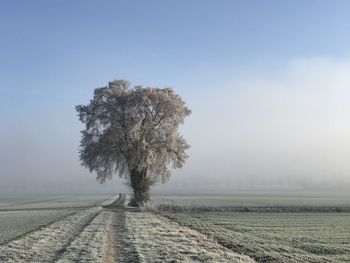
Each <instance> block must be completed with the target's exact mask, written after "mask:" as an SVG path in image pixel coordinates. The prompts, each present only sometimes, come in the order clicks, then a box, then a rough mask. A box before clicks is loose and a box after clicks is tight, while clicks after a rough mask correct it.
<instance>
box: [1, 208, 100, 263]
mask: <svg viewBox="0 0 350 263" xmlns="http://www.w3.org/2000/svg"><path fill="white" fill-rule="evenodd" d="M100 210H101V209H100V208H91V209H88V210H84V211H80V212H77V213H75V214H73V215H70V216H68V217H66V218H64V219H62V220H59V221H57V222H54V223H52V224H50V225H48V226H47V227H44V228H41V229H39V230H37V231H33V232H31V233H29V234H27V235H25V236H23V237H21V238H18V239H16V240H13V241H11V242H8V243H6V244H5V245H2V246H1V247H0V262H45V263H47V262H54V261H55V260H56V259H57V258H58V257H59V256H60V255H61V254H62V253H63V251H65V248H66V247H67V245H69V244H70V243H71V242H72V240H74V239H75V237H76V236H77V235H78V234H79V233H80V232H81V231H82V230H83V229H84V227H85V226H87V225H88V224H89V223H90V222H91V220H93V219H94V218H95V217H96V215H97V214H98V213H99V211H100Z"/></svg>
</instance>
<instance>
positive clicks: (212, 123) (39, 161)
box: [0, 57, 350, 192]
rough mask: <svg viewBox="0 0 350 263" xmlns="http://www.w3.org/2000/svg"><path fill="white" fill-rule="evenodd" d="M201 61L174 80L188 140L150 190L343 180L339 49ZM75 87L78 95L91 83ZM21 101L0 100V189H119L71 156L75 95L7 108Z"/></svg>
mask: <svg viewBox="0 0 350 263" xmlns="http://www.w3.org/2000/svg"><path fill="white" fill-rule="evenodd" d="M251 68H254V65H252V67H251ZM255 68H256V67H255ZM257 68H259V67H257ZM209 70H213V69H212V68H211V67H210V66H209V65H206V66H203V67H201V68H199V69H196V70H195V71H194V74H192V75H191V76H189V75H187V76H185V77H184V78H183V80H182V81H177V83H176V82H175V83H174V84H175V87H174V88H175V91H177V86H179V88H181V90H182V93H183V97H184V99H185V100H186V101H187V103H188V105H190V106H191V108H192V111H193V113H192V116H190V118H188V119H187V120H186V121H185V125H184V126H183V127H182V132H183V133H184V135H185V137H186V138H187V139H188V142H189V143H190V144H191V146H192V147H191V149H190V150H189V156H190V158H189V160H188V162H187V164H186V165H185V166H184V168H183V169H181V170H175V171H173V173H174V176H173V177H172V178H171V179H170V181H169V182H168V183H167V184H165V185H158V186H157V187H156V188H155V190H154V191H155V192H157V191H159V192H164V191H165V192H167V191H172V192H176V191H180V192H181V191H192V190H194V191H198V192H203V191H207V190H210V191H214V192H215V189H217V190H223V189H224V190H226V191H231V190H258V189H260V190H268V189H274V190H281V189H292V190H298V189H303V190H327V189H328V190H335V191H336V190H347V189H349V185H350V182H349V176H348V175H349V172H350V167H349V165H348V160H349V157H350V137H349V134H350V123H349V121H348V119H349V116H350V104H349V103H348V101H349V98H350V90H349V88H348V87H349V85H350V75H349V72H350V61H349V60H348V59H343V60H340V59H332V58H329V57H314V58H296V59H293V60H291V61H289V62H288V63H286V64H284V65H283V66H281V67H279V68H277V67H276V68H273V69H271V70H268V69H267V70H265V71H264V73H262V72H261V70H254V69H253V70H249V71H248V70H245V71H244V70H240V71H239V72H237V71H235V70H234V69H232V70H230V69H225V70H224V71H223V72H222V73H221V75H222V76H221V78H220V79H211V78H210V75H209V76H208V75H207V74H206V73H207V72H208V71H209ZM216 70H219V69H216ZM205 76H206V77H205ZM182 82H183V83H182ZM184 82H186V84H184ZM134 84H137V82H136V83H134ZM169 84H171V79H170V80H169ZM96 85H99V86H102V85H104V83H103V82H101V83H99V84H96ZM164 85H165V84H164ZM181 85H182V86H181ZM90 86H91V85H90ZM190 87H198V88H195V89H194V90H190V89H186V88H190ZM84 88H85V90H84V93H83V95H84V96H83V97H84V98H85V96H86V97H88V96H90V94H91V92H92V89H93V88H94V87H93V86H91V87H84ZM53 93H54V94H55V91H54V92H53ZM58 94H59V93H58ZM61 96H62V95H61ZM84 98H80V99H78V102H79V100H80V101H81V102H85V101H86V100H85V99H84ZM21 102H23V101H22V100H19V101H18V102H17V101H14V102H13V103H12V104H10V103H6V102H4V103H2V106H1V107H2V110H3V111H5V113H7V114H6V115H5V119H4V120H3V124H4V125H2V126H1V130H0V135H1V136H0V149H1V151H0V170H1V171H0V173H1V177H2V183H1V190H2V191H5V192H23V191H24V192H27V191H28V192H51V191H52V192H106V191H107V192H115V191H125V189H126V188H125V186H124V185H123V182H122V181H121V180H120V179H119V178H114V180H113V182H112V183H111V182H108V181H107V183H106V184H105V185H98V184H96V182H95V179H94V178H95V175H93V174H89V172H88V171H87V170H85V169H84V168H82V167H81V166H80V163H79V161H78V157H77V156H78V154H77V153H78V145H79V140H80V133H79V131H80V130H81V129H82V127H81V126H80V125H79V123H78V121H77V117H76V113H75V111H74V108H73V107H74V103H75V102H76V101H73V99H66V100H63V101H60V100H57V101H56V102H55V104H53V105H52V107H48V108H47V106H48V105H46V102H45V100H44V99H43V101H42V105H40V104H37V103H34V102H30V101H27V102H25V103H26V105H27V106H28V108H29V109H30V110H28V111H16V110H14V111H13V110H11V108H12V107H13V106H14V105H17V103H21Z"/></svg>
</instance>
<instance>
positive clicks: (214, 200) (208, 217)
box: [0, 194, 350, 263]
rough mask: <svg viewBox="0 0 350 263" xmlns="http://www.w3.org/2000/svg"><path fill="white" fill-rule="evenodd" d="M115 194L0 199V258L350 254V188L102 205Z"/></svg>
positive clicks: (332, 258)
mask: <svg viewBox="0 0 350 263" xmlns="http://www.w3.org/2000/svg"><path fill="white" fill-rule="evenodd" d="M116 198H117V197H116V196H115V197H113V196H112V195H75V196H72V195H60V196H31V197H29V196H22V197H6V198H3V199H2V201H1V202H0V222H1V224H0V233H1V235H0V262H33V263H34V262H45V263H48V262H61V263H62V262H82V263H83V262H100V263H103V262H107V263H109V262H135V263H138V262H150V263H151V262H152V263H153V262H212V263H214V262H233V263H234V262H237V263H244V262H247V263H248V262H262V263H266V262H272V263H275V262H281V263H284V262H291V263H296V262H315V263H316V262H320V263H322V262H335V263H340V262H350V213H348V212H344V211H347V209H348V207H349V199H348V198H347V196H342V195H341V196H328V197H327V196H324V195H322V196H321V195H319V196H318V195H317V196H294V195H289V196H287V195H284V196H279V195H266V194H262V195H249V194H236V195H230V196H228V195H222V196H210V195H206V196H182V197H178V196H154V198H153V203H152V204H151V205H150V206H149V207H148V208H147V209H145V212H138V211H135V210H133V209H131V208H128V207H125V206H117V207H112V208H108V207H105V208H104V207H102V205H105V204H108V203H111V202H112V201H113V200H116ZM334 208H337V209H334ZM276 211H277V212H276ZM286 211H287V212H286ZM288 211H293V212H288ZM305 211H308V212H305Z"/></svg>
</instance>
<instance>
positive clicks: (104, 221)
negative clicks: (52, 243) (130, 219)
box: [56, 211, 115, 263]
mask: <svg viewBox="0 0 350 263" xmlns="http://www.w3.org/2000/svg"><path fill="white" fill-rule="evenodd" d="M114 216H115V213H113V212H108V211H104V212H102V213H100V214H99V215H98V216H96V217H95V218H94V219H93V220H92V222H91V223H90V224H88V225H87V226H86V227H85V228H84V229H83V231H82V232H81V233H80V234H79V235H78V236H77V237H76V238H75V239H74V241H73V242H71V243H70V244H69V246H68V247H66V248H65V249H64V250H63V251H62V253H61V254H60V255H59V259H58V260H57V261H56V262H57V263H68V262H81V263H84V262H96V263H103V262H106V257H107V249H108V242H109V237H108V233H109V232H110V231H112V225H113V219H114Z"/></svg>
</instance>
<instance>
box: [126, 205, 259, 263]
mask: <svg viewBox="0 0 350 263" xmlns="http://www.w3.org/2000/svg"><path fill="white" fill-rule="evenodd" d="M125 228H126V231H127V233H128V234H127V238H128V240H130V241H131V243H132V244H133V247H134V250H135V251H136V253H137V257H138V259H139V262H232V263H234V262H241V263H243V262H255V261H254V260H252V259H250V258H248V257H245V256H242V255H238V254H235V253H233V252H232V251H231V250H229V249H226V248H224V247H222V246H220V245H219V244H218V243H216V242H215V241H213V240H212V239H210V238H208V237H206V236H204V235H202V234H200V233H198V232H196V231H194V230H191V229H189V228H187V227H182V226H180V225H179V224H177V223H175V222H173V221H170V220H168V219H166V218H164V217H162V216H158V215H156V214H151V213H133V212H127V214H126V224H125ZM121 262H123V261H121Z"/></svg>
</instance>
